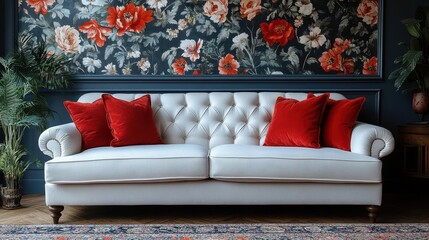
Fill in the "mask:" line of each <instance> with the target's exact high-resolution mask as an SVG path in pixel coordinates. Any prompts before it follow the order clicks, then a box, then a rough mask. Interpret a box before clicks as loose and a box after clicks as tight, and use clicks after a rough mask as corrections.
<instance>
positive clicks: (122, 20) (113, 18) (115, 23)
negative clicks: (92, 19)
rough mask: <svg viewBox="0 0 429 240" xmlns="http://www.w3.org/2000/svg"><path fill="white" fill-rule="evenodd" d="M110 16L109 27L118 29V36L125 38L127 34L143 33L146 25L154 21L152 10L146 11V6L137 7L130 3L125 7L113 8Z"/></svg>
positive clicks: (110, 9) (107, 20) (108, 17)
mask: <svg viewBox="0 0 429 240" xmlns="http://www.w3.org/2000/svg"><path fill="white" fill-rule="evenodd" d="M108 13H109V16H107V18H106V22H107V23H108V24H109V27H116V28H117V29H118V30H119V31H118V36H123V35H124V34H125V32H137V33H139V32H141V31H142V30H143V29H145V28H146V23H149V22H151V21H152V20H153V17H152V10H146V8H145V7H144V6H136V5H134V3H128V4H127V5H125V7H124V6H116V7H114V6H111V7H109V10H108Z"/></svg>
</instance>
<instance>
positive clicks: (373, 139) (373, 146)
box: [350, 122, 395, 158]
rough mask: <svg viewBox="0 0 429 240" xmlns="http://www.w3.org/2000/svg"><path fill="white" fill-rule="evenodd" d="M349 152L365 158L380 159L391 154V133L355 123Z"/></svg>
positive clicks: (392, 139)
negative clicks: (365, 156) (363, 155)
mask: <svg viewBox="0 0 429 240" xmlns="http://www.w3.org/2000/svg"><path fill="white" fill-rule="evenodd" d="M350 145H351V146H350V147H351V151H352V152H354V153H359V154H365V155H367V156H371V157H375V158H382V157H385V156H387V155H389V154H390V153H391V152H393V149H394V148H395V139H394V138H393V136H392V133H391V132H390V131H389V130H387V129H385V128H382V127H379V126H375V125H372V124H368V123H362V122H357V123H356V126H355V127H354V128H353V131H352V139H351V143H350Z"/></svg>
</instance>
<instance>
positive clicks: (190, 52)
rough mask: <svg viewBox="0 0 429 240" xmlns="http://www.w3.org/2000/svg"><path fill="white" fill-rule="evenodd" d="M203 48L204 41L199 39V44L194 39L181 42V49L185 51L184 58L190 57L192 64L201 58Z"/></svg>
mask: <svg viewBox="0 0 429 240" xmlns="http://www.w3.org/2000/svg"><path fill="white" fill-rule="evenodd" d="M202 46H203V40H201V39H198V42H195V40H193V39H185V40H182V41H180V46H179V48H180V49H182V50H183V53H182V57H188V58H189V59H190V60H191V61H192V62H195V61H196V60H197V59H199V58H200V51H201V47H202Z"/></svg>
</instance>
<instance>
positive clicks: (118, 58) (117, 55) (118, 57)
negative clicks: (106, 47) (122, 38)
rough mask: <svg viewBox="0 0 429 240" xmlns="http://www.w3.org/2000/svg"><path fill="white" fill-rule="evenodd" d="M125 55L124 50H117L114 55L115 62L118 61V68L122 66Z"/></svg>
mask: <svg viewBox="0 0 429 240" xmlns="http://www.w3.org/2000/svg"><path fill="white" fill-rule="evenodd" d="M125 55H126V53H125V52H117V53H115V55H114V57H115V58H116V62H117V63H118V65H119V67H120V68H122V67H123V66H124V62H125Z"/></svg>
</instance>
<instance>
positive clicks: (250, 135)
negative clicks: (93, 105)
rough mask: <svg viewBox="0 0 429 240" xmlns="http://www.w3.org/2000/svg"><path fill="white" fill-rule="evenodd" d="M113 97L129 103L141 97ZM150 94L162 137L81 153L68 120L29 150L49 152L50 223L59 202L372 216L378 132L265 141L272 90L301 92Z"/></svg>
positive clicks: (385, 142) (389, 144) (364, 129)
mask: <svg viewBox="0 0 429 240" xmlns="http://www.w3.org/2000/svg"><path fill="white" fill-rule="evenodd" d="M101 94H102V93H88V94H84V95H82V96H81V97H80V98H79V101H80V102H93V101H95V100H96V99H99V98H100V97H101ZM113 95H114V96H115V97H117V98H120V99H124V100H128V101H131V100H133V99H136V98H138V97H141V96H143V95H144V94H113ZM150 95H151V99H152V109H153V112H154V119H155V123H156V126H157V129H158V131H159V133H160V136H161V138H162V140H163V141H164V143H165V144H162V145H135V146H125V147H117V148H114V147H98V148H93V149H88V150H86V151H83V152H81V142H82V140H81V136H80V133H79V132H78V130H77V129H76V127H75V125H74V124H73V123H68V124H64V125H59V126H54V127H51V128H49V129H47V130H46V131H44V132H43V133H42V134H41V136H40V139H39V147H40V149H41V150H42V152H43V153H44V154H46V155H48V156H50V157H52V160H50V161H47V162H46V163H45V182H46V184H45V189H46V204H47V206H49V209H50V210H51V216H52V217H53V221H54V223H58V220H59V218H60V216H61V211H62V210H63V209H64V207H63V206H65V205H242V204H246V205H273V204H274V205H275V204H299V205H302V204H317V205H324V204H327V205H365V206H368V207H367V209H368V211H369V216H370V220H371V221H372V222H374V221H375V217H376V213H377V210H378V206H380V205H381V200H382V176H381V168H382V163H381V161H380V160H379V159H380V158H382V157H384V156H386V155H388V154H389V153H391V152H392V151H393V148H394V139H393V137H392V135H391V133H390V132H389V131H388V130H386V129H384V128H382V127H379V126H374V125H370V124H366V123H362V122H358V123H357V124H356V126H355V127H354V129H353V133H352V139H351V152H348V151H343V150H339V149H335V148H320V149H312V148H301V147H266V146H262V145H263V143H264V139H265V135H266V133H267V130H268V127H269V124H270V121H271V117H272V113H273V110H274V105H275V101H276V99H277V97H278V96H284V97H287V98H295V99H298V100H303V99H305V98H306V94H305V93H281V92H261V93H257V92H236V93H226V92H212V93H186V94H183V93H166V94H150ZM331 98H332V99H336V100H337V99H343V98H344V96H342V95H341V94H337V93H332V94H331Z"/></svg>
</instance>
